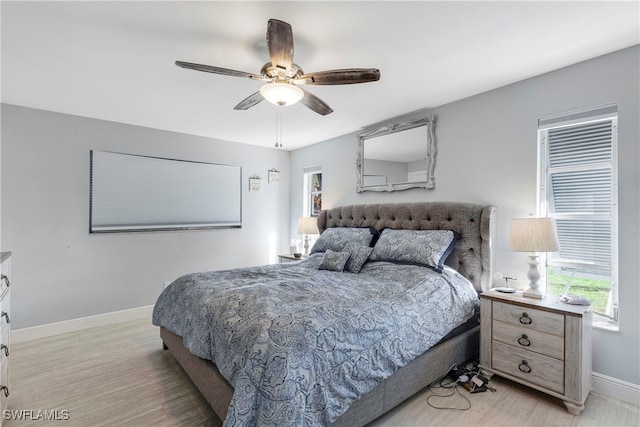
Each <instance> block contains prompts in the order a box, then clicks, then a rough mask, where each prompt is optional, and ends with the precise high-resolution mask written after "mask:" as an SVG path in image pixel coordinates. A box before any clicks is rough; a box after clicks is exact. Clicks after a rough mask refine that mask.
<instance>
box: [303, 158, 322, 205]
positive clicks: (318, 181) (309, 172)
mask: <svg viewBox="0 0 640 427" xmlns="http://www.w3.org/2000/svg"><path fill="white" fill-rule="evenodd" d="M303 200H304V207H303V215H304V216H318V214H319V213H320V211H321V210H322V170H321V169H320V167H319V166H312V167H307V168H304V197H303Z"/></svg>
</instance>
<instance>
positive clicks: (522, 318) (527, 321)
mask: <svg viewBox="0 0 640 427" xmlns="http://www.w3.org/2000/svg"><path fill="white" fill-rule="evenodd" d="M531 322H532V320H531V317H529V315H528V314H527V313H526V312H524V313H522V316H520V323H522V324H523V325H530V324H531Z"/></svg>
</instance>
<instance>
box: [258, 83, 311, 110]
mask: <svg viewBox="0 0 640 427" xmlns="http://www.w3.org/2000/svg"><path fill="white" fill-rule="evenodd" d="M260 94H261V95H262V96H263V97H264V99H266V100H267V101H269V102H271V103H272V104H275V105H281V106H285V105H292V104H295V103H296V102H298V101H300V100H301V99H302V98H303V97H304V92H303V91H302V89H300V88H299V87H298V86H296V85H294V84H291V83H280V82H273V83H267V84H266V85H263V86H262V87H261V88H260Z"/></svg>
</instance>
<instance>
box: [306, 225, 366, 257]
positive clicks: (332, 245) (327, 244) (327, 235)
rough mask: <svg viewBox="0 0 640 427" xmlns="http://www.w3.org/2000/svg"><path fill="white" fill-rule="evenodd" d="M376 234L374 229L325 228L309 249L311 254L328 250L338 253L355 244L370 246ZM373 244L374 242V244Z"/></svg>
mask: <svg viewBox="0 0 640 427" xmlns="http://www.w3.org/2000/svg"><path fill="white" fill-rule="evenodd" d="M377 233H378V232H377V231H376V230H375V229H374V228H370V227H363V228H350V227H336V228H327V229H326V230H324V232H323V233H322V234H321V235H320V237H319V238H318V240H316V243H315V244H314V245H313V247H312V248H311V253H315V252H324V251H326V250H328V249H331V250H332V251H336V252H340V251H341V250H342V249H343V248H344V247H345V246H346V245H348V244H351V243H355V244H357V245H360V246H372V245H371V242H372V241H374V240H373V239H374V236H375V235H376V234H377ZM374 243H375V242H374Z"/></svg>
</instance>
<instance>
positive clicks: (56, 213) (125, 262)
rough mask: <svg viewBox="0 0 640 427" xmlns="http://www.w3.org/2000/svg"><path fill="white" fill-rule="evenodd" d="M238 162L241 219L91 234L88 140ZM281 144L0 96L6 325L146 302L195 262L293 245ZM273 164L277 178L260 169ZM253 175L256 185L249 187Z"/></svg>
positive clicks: (269, 253) (269, 255) (236, 260)
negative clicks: (229, 225) (8, 276)
mask: <svg viewBox="0 0 640 427" xmlns="http://www.w3.org/2000/svg"><path fill="white" fill-rule="evenodd" d="M91 149H97V150H107V151H109V150H111V151H119V152H123V153H131V154H143V155H150V156H159V157H166V158H175V159H184V160H199V161H205V162H214V163H223V164H231V165H239V166H242V175H243V178H242V189H243V194H242V206H243V209H242V210H243V225H242V228H241V229H220V230H203V231H174V232H156V233H140V234H113V235H89V234H88V229H89V228H88V227H89V225H88V224H89V150H91ZM289 157H290V155H289V153H288V152H286V151H281V150H277V149H268V148H260V147H256V146H250V145H245V144H237V143H230V142H225V141H218V140H213V139H208V138H202V137H196V136H191V135H184V134H179V133H172V132H165V131H159V130H154V129H149V128H143V127H137V126H130V125H124V124H118V123H112V122H106V121H101V120H94V119H88V118H82V117H76V116H70V115H65V114H58V113H52V112H46V111H41V110H33V109H28V108H21V107H16V106H12V105H6V104H3V105H2V242H1V248H2V250H10V251H13V258H12V270H13V277H12V280H11V283H12V285H14V287H13V288H12V289H13V290H12V295H11V299H12V301H11V303H12V314H11V320H12V326H13V328H16V329H17V328H23V327H28V326H34V325H40V324H46V323H51V322H56V321H61V320H66V319H73V318H79V317H84V316H90V315H95V314H99V313H106V312H112V311H117V310H122V309H127V308H133V307H140V306H145V305H150V304H153V303H154V302H155V300H156V298H157V296H158V294H159V293H160V292H161V291H162V289H163V287H164V282H165V281H169V280H173V279H175V278H176V277H178V276H180V275H182V274H185V273H190V272H194V271H205V270H215V269H224V268H232V267H241V266H248V265H258V264H267V263H270V262H274V261H275V260H276V256H275V255H276V253H282V252H283V251H284V252H288V250H289V240H288V239H289V229H288V223H289V173H288V170H289ZM271 168H276V169H278V170H280V171H281V181H280V183H279V184H268V183H267V171H268V170H269V169H271ZM254 174H255V175H258V176H260V177H261V178H263V180H262V190H261V191H259V192H249V191H248V177H249V176H252V175H254Z"/></svg>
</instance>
